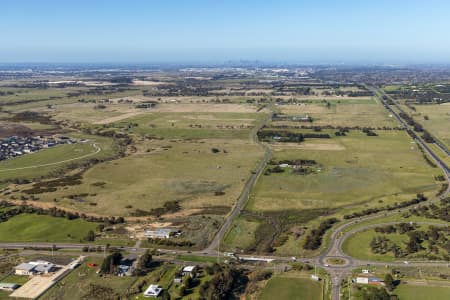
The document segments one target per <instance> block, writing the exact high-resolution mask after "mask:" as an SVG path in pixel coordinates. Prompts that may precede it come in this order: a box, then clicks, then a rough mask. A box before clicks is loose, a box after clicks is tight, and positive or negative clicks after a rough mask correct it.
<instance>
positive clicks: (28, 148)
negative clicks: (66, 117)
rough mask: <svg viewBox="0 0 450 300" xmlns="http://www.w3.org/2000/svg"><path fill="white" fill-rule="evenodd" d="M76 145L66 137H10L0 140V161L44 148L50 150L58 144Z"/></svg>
mask: <svg viewBox="0 0 450 300" xmlns="http://www.w3.org/2000/svg"><path fill="white" fill-rule="evenodd" d="M73 143H76V141H75V140H74V139H71V138H69V137H66V136H51V137H44V136H36V137H18V136H11V137H7V138H4V139H2V140H0V160H5V159H12V158H15V157H18V156H22V155H25V154H28V153H34V152H37V151H39V150H41V149H44V148H51V147H54V146H56V145H60V144H73Z"/></svg>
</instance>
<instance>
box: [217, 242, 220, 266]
mask: <svg viewBox="0 0 450 300" xmlns="http://www.w3.org/2000/svg"><path fill="white" fill-rule="evenodd" d="M219 256H220V239H219V243H218V244H217V263H218V264H219V263H220V257H219Z"/></svg>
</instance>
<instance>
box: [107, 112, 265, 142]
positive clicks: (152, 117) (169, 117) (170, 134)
mask: <svg viewBox="0 0 450 300" xmlns="http://www.w3.org/2000/svg"><path fill="white" fill-rule="evenodd" d="M265 116H266V115H265V114H263V113H232V112H230V113H228V112H224V113H192V112H190V113H183V112H180V113H146V114H144V115H139V116H136V117H132V118H129V119H126V120H123V121H120V122H117V123H114V125H113V126H114V127H119V128H127V127H128V125H129V124H130V123H132V124H137V125H138V126H136V127H131V128H129V129H127V132H128V133H136V134H147V135H152V136H157V137H164V138H180V139H204V138H239V139H248V138H249V136H250V132H251V128H249V127H253V126H255V124H257V123H258V122H259V121H261V120H262V119H263V118H264V117H265ZM191 125H192V126H191ZM200 126H201V127H200ZM218 126H219V127H218Z"/></svg>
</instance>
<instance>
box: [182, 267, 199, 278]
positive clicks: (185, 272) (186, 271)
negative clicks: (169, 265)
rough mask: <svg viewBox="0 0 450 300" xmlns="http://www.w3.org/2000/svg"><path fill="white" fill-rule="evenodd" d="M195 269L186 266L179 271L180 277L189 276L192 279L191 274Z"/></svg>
mask: <svg viewBox="0 0 450 300" xmlns="http://www.w3.org/2000/svg"><path fill="white" fill-rule="evenodd" d="M196 268H197V267H196V266H186V267H184V268H183V270H182V271H181V275H183V276H186V275H189V276H191V277H193V276H194V275H193V274H194V273H195V270H196Z"/></svg>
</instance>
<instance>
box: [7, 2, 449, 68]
mask: <svg viewBox="0 0 450 300" xmlns="http://www.w3.org/2000/svg"><path fill="white" fill-rule="evenodd" d="M449 16H450V1H448V0H427V1H422V0H420V1H418V0H408V1H406V0H389V1H388V0H376V1H364V0H335V1H331V0H314V1H313V0H310V1H302V0H276V1H275V0H273V1H269V0H247V1H246V0H209V1H206V0H122V1H116V0H107V1H105V0H89V1H87V0H64V1H62V0H58V1H57V0H39V1H38V0H1V1H0V63H12V62H14V63H15V62H90V63H92V62H99V63H103V62H121V63H123V62H125V63H126V62H133V63H135V62H147V63H157V62H166V63H178V62H187V63H190V62H195V63H202V62H203V63H220V62H226V61H230V60H232V61H236V60H259V61H265V62H285V63H310V64H314V63H348V64H350V63H381V64H383V63H385V64H392V63H399V64H400V63H450V38H449V37H450V17H449Z"/></svg>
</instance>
